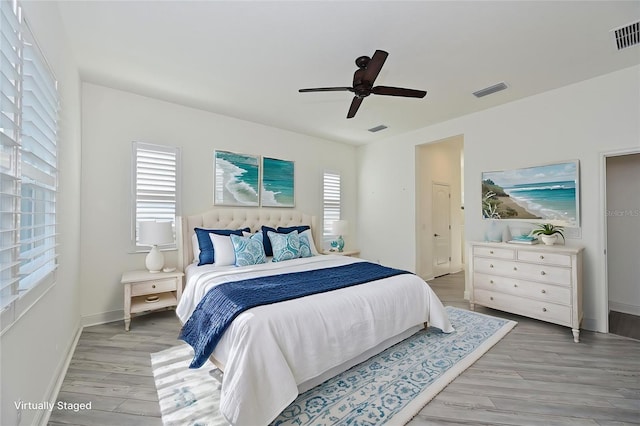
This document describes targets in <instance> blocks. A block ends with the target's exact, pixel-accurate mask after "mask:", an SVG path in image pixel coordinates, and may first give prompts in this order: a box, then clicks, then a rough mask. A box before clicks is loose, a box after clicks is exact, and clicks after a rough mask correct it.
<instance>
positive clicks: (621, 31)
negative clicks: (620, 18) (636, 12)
mask: <svg viewBox="0 0 640 426" xmlns="http://www.w3.org/2000/svg"><path fill="white" fill-rule="evenodd" d="M611 32H612V33H613V37H614V39H615V42H616V48H617V49H618V50H622V49H626V48H627V47H631V46H635V45H636V44H640V21H637V22H634V23H633V24H629V25H625V26H624V27H620V28H614V29H612V30H611Z"/></svg>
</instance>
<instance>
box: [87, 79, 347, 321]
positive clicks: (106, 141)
mask: <svg viewBox="0 0 640 426" xmlns="http://www.w3.org/2000/svg"><path fill="white" fill-rule="evenodd" d="M82 89H83V90H82V102H83V105H82V126H83V127H82V232H83V235H84V237H83V241H82V246H81V251H82V262H81V281H82V303H81V306H82V317H83V323H84V324H94V323H99V322H104V321H112V320H116V319H121V318H122V316H123V311H122V310H123V288H122V284H120V277H121V275H122V273H123V272H124V271H127V270H131V269H144V255H143V254H130V235H129V229H130V223H131V203H130V200H131V197H130V192H131V142H132V141H142V142H149V143H156V144H162V145H172V146H179V147H180V148H181V150H182V168H183V179H182V191H183V192H182V213H183V215H189V214H195V213H198V212H202V211H205V210H208V209H210V208H212V204H213V168H212V164H213V163H212V162H213V152H214V150H216V149H221V150H228V151H234V152H239V153H245V154H256V155H265V156H271V157H275V158H282V159H286V160H293V161H295V175H296V177H295V185H296V186H295V191H296V194H295V197H296V210H300V211H303V212H307V213H310V214H315V215H317V216H318V221H319V222H321V218H322V173H323V171H324V170H325V169H332V170H337V171H339V172H341V174H342V188H343V193H344V204H343V206H344V211H343V215H344V218H345V219H347V220H349V221H350V222H351V223H354V222H355V218H356V197H355V194H356V172H355V164H356V149H355V147H353V146H350V145H345V144H341V143H336V142H331V141H327V140H321V139H317V138H313V137H310V136H305V135H301V134H296V133H292V132H288V131H284V130H279V129H275V128H272V127H266V126H262V125H259V124H255V123H250V122H246V121H242V120H238V119H234V118H229V117H225V116H221V115H217V114H213V113H209V112H205V111H202V110H197V109H193V108H187V107H184V106H180V105H176V104H172V103H168V102H164V101H160V100H157V99H152V98H148V97H143V96H139V95H135V94H132V93H128V92H123V91H119V90H114V89H110V88H106V87H102V86H97V85H94V84H88V83H84V84H83V86H82ZM354 229H355V228H354ZM354 234H355V233H354V232H353V231H352V232H350V233H349V239H348V242H349V243H350V244H353V245H356V244H357V235H354ZM165 258H166V260H167V264H171V265H175V264H176V262H177V256H176V252H167V253H165ZM134 322H135V320H134Z"/></svg>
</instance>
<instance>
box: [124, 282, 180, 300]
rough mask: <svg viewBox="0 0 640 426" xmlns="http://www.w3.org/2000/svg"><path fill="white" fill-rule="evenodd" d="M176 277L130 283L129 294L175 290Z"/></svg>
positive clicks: (137, 294)
mask: <svg viewBox="0 0 640 426" xmlns="http://www.w3.org/2000/svg"><path fill="white" fill-rule="evenodd" d="M176 281H177V280H176V279H175V278H170V279H164V280H154V281H142V282H139V283H135V284H132V285H131V296H142V295H144V294H153V293H161V292H165V291H176V290H177V288H176Z"/></svg>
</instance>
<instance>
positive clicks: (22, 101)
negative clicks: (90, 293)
mask: <svg viewBox="0 0 640 426" xmlns="http://www.w3.org/2000/svg"><path fill="white" fill-rule="evenodd" d="M21 14H22V12H21V8H20V7H19V4H18V3H17V2H16V1H15V0H7V1H2V2H0V24H1V25H0V83H1V84H0V106H1V113H0V148H1V149H2V150H1V151H0V177H2V181H1V184H0V221H1V222H2V230H1V231H0V244H1V245H0V260H1V261H2V265H1V267H0V310H1V311H0V313H1V322H2V324H0V329H1V330H2V331H4V330H5V329H6V328H7V327H8V326H9V325H11V324H12V323H13V321H15V319H16V318H17V317H18V316H19V315H21V314H22V312H23V311H24V310H26V309H28V308H29V307H30V306H31V303H32V302H33V301H35V300H36V299H37V297H38V295H39V294H42V292H43V291H44V290H45V289H46V288H48V285H50V284H52V283H53V282H55V275H54V272H55V270H56V268H57V260H56V258H57V253H56V247H57V241H56V240H57V232H56V194H57V182H58V170H57V143H58V110H59V103H60V101H59V95H58V88H57V81H56V79H55V77H54V75H53V73H52V72H51V70H50V69H49V67H48V65H47V62H46V60H45V58H44V57H43V56H42V53H41V51H40V49H39V48H38V46H37V44H36V42H35V39H34V37H33V34H32V33H31V30H30V29H29V26H28V25H27V22H26V21H25V20H24V19H23V17H22V15H21ZM36 287H37V288H38V289H39V290H38V291H35V292H31V290H32V289H35V288H36ZM27 295H28V297H26V296H27ZM23 299H24V300H23Z"/></svg>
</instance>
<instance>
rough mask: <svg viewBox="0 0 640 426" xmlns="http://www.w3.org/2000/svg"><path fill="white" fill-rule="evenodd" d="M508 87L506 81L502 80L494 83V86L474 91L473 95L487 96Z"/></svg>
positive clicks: (478, 96) (477, 96)
mask: <svg viewBox="0 0 640 426" xmlns="http://www.w3.org/2000/svg"><path fill="white" fill-rule="evenodd" d="M506 88H507V85H506V84H505V83H504V81H502V82H500V83H498V84H494V85H493V86H489V87H485V88H484V89H480V90H478V91H476V92H473V96H475V97H476V98H481V97H483V96H487V95H490V94H492V93H496V92H499V91H501V90H504V89H506Z"/></svg>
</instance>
